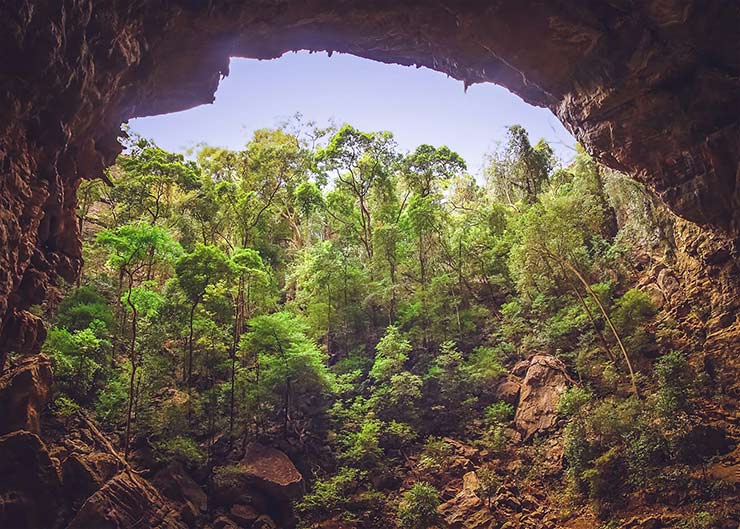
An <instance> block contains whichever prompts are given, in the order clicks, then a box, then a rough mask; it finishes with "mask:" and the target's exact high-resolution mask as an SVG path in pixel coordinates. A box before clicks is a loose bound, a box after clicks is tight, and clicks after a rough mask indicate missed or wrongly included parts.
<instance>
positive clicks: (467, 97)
mask: <svg viewBox="0 0 740 529" xmlns="http://www.w3.org/2000/svg"><path fill="white" fill-rule="evenodd" d="M296 113H300V114H302V116H303V118H304V120H311V121H315V122H316V123H317V124H318V125H321V126H324V125H326V124H328V123H329V122H330V120H332V121H333V122H335V123H336V124H338V125H341V124H343V123H349V124H351V125H353V126H354V127H356V128H358V129H360V130H365V131H378V130H390V131H391V132H392V133H393V134H394V137H395V139H396V141H397V142H398V144H399V146H400V148H401V149H402V150H404V151H411V150H413V149H415V148H416V146H418V145H420V144H422V143H429V144H432V145H435V146H441V145H447V146H448V147H450V148H451V149H453V150H454V151H456V152H458V153H459V154H460V155H461V156H462V157H463V158H464V159H465V160H466V161H467V162H468V169H469V171H470V172H471V173H472V174H476V175H478V174H480V171H481V169H482V166H483V163H484V160H485V153H486V152H489V151H490V149H491V148H493V147H495V145H496V143H497V142H500V141H503V140H504V139H505V136H506V127H508V126H509V125H513V124H519V125H522V126H523V127H524V128H525V129H527V130H528V131H529V134H530V139H531V140H532V142H533V143H534V142H536V141H537V140H539V139H540V138H545V139H546V140H548V141H549V142H550V143H551V145H552V147H553V148H554V150H555V152H556V154H557V155H558V156H559V157H560V159H561V160H563V161H566V162H567V161H568V160H570V159H571V158H572V156H573V155H574V151H573V147H574V144H575V140H574V138H573V137H572V136H571V135H570V133H569V132H568V131H567V130H566V129H565V128H564V127H563V126H562V124H561V123H560V122H559V121H558V119H557V118H556V117H555V116H554V115H553V114H552V113H551V112H550V111H549V110H547V109H543V108H537V107H533V106H531V105H529V104H527V103H525V102H524V101H522V100H521V99H520V98H519V97H518V96H515V95H514V94H512V93H511V92H509V91H508V90H506V89H505V88H502V87H500V86H496V85H494V84H479V85H473V86H471V87H469V88H468V90H467V92H466V91H465V90H464V88H463V83H462V82H460V81H457V80H455V79H452V78H450V77H447V76H446V75H444V74H441V73H439V72H435V71H432V70H428V69H426V68H409V67H405V66H399V65H389V64H382V63H378V62H374V61H370V60H368V59H361V58H359V57H354V56H351V55H342V54H336V53H335V54H334V55H332V56H331V57H329V56H328V55H327V54H326V53H308V52H298V53H288V54H286V55H284V56H283V57H281V58H279V59H273V60H268V61H259V60H255V59H232V60H231V72H230V74H229V76H228V77H227V78H226V79H224V80H222V81H221V84H220V85H219V88H218V91H217V92H216V101H215V102H214V103H213V104H211V105H202V106H199V107H196V108H193V109H190V110H186V111H183V112H177V113H173V114H165V115H161V116H152V117H146V118H138V119H133V120H131V121H130V123H129V126H130V129H131V130H132V131H133V132H136V133H138V134H140V135H141V136H144V137H146V138H150V139H153V140H154V141H155V142H156V143H157V144H158V145H159V146H160V147H162V148H164V149H167V150H170V151H176V152H182V153H185V152H186V151H187V150H188V149H191V148H192V147H194V146H196V145H197V144H199V143H207V144H209V145H215V146H219V147H227V148H230V149H240V148H242V147H243V146H244V145H245V144H246V143H247V141H249V138H250V137H251V135H252V132H253V131H254V130H256V129H260V128H265V127H275V126H278V125H279V124H280V123H282V122H284V121H285V120H286V119H288V118H290V117H291V116H293V115H294V114H296Z"/></svg>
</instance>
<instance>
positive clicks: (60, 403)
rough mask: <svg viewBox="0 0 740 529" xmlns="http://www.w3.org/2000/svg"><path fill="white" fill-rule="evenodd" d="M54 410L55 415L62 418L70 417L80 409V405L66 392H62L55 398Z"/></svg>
mask: <svg viewBox="0 0 740 529" xmlns="http://www.w3.org/2000/svg"><path fill="white" fill-rule="evenodd" d="M52 411H53V412H54V415H56V416H57V417H59V418H60V419H69V418H70V417H72V416H73V415H74V414H76V413H77V412H78V411H80V405H79V404H77V403H76V402H75V401H74V400H72V399H71V398H69V397H68V396H67V395H65V394H64V393H60V394H59V395H57V398H55V399H54V403H53V404H52Z"/></svg>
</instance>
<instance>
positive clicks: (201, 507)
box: [152, 462, 208, 524]
mask: <svg viewBox="0 0 740 529" xmlns="http://www.w3.org/2000/svg"><path fill="white" fill-rule="evenodd" d="M152 483H153V484H154V486H155V487H157V489H159V491H160V492H161V493H162V494H164V495H165V496H167V497H168V498H169V499H171V500H173V501H175V502H177V504H178V505H180V516H182V519H183V520H184V521H185V522H186V523H188V524H192V523H193V522H194V521H195V520H196V519H197V518H198V516H200V515H201V513H204V512H205V511H206V510H207V509H208V497H207V496H206V494H205V492H203V490H202V489H201V488H200V487H199V486H198V484H197V483H196V482H195V481H194V480H193V478H191V477H190V476H189V475H188V473H187V472H186V471H185V469H184V468H183V467H182V465H181V464H180V463H177V462H173V463H170V464H169V465H168V466H166V467H165V468H163V469H162V470H160V471H159V472H157V474H156V475H155V476H154V479H153V480H152Z"/></svg>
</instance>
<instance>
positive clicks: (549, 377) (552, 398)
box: [514, 355, 571, 441]
mask: <svg viewBox="0 0 740 529" xmlns="http://www.w3.org/2000/svg"><path fill="white" fill-rule="evenodd" d="M570 383H571V380H570V377H569V376H568V373H567V372H566V370H565V364H563V362H562V361H560V360H558V359H557V358H555V357H554V356H550V355H535V356H533V357H532V358H530V360H529V365H528V367H527V371H526V374H525V375H524V380H522V385H521V390H520V393H519V405H518V406H517V408H516V416H515V417H514V424H516V428H517V429H518V430H519V431H520V432H521V434H522V438H523V440H524V441H526V440H528V439H530V438H531V437H532V436H533V435H534V434H536V433H540V432H545V431H547V430H549V429H550V428H552V427H553V426H555V421H556V420H557V417H558V413H557V407H558V402H560V396H561V395H562V394H563V393H564V392H565V390H566V389H567V387H568V385H569V384H570Z"/></svg>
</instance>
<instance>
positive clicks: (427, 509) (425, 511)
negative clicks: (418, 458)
mask: <svg viewBox="0 0 740 529" xmlns="http://www.w3.org/2000/svg"><path fill="white" fill-rule="evenodd" d="M440 503H442V502H441V500H440V498H439V492H438V491H437V489H435V488H434V487H433V486H431V485H430V484H428V483H424V482H419V483H416V484H414V486H413V487H411V488H410V489H409V490H407V491H406V492H404V494H403V497H402V499H401V502H400V504H399V505H398V521H399V523H400V525H401V527H403V528H404V529H427V528H428V527H430V526H432V525H434V524H435V523H437V521H438V520H439V515H438V514H437V507H438V506H439V505H440Z"/></svg>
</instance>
